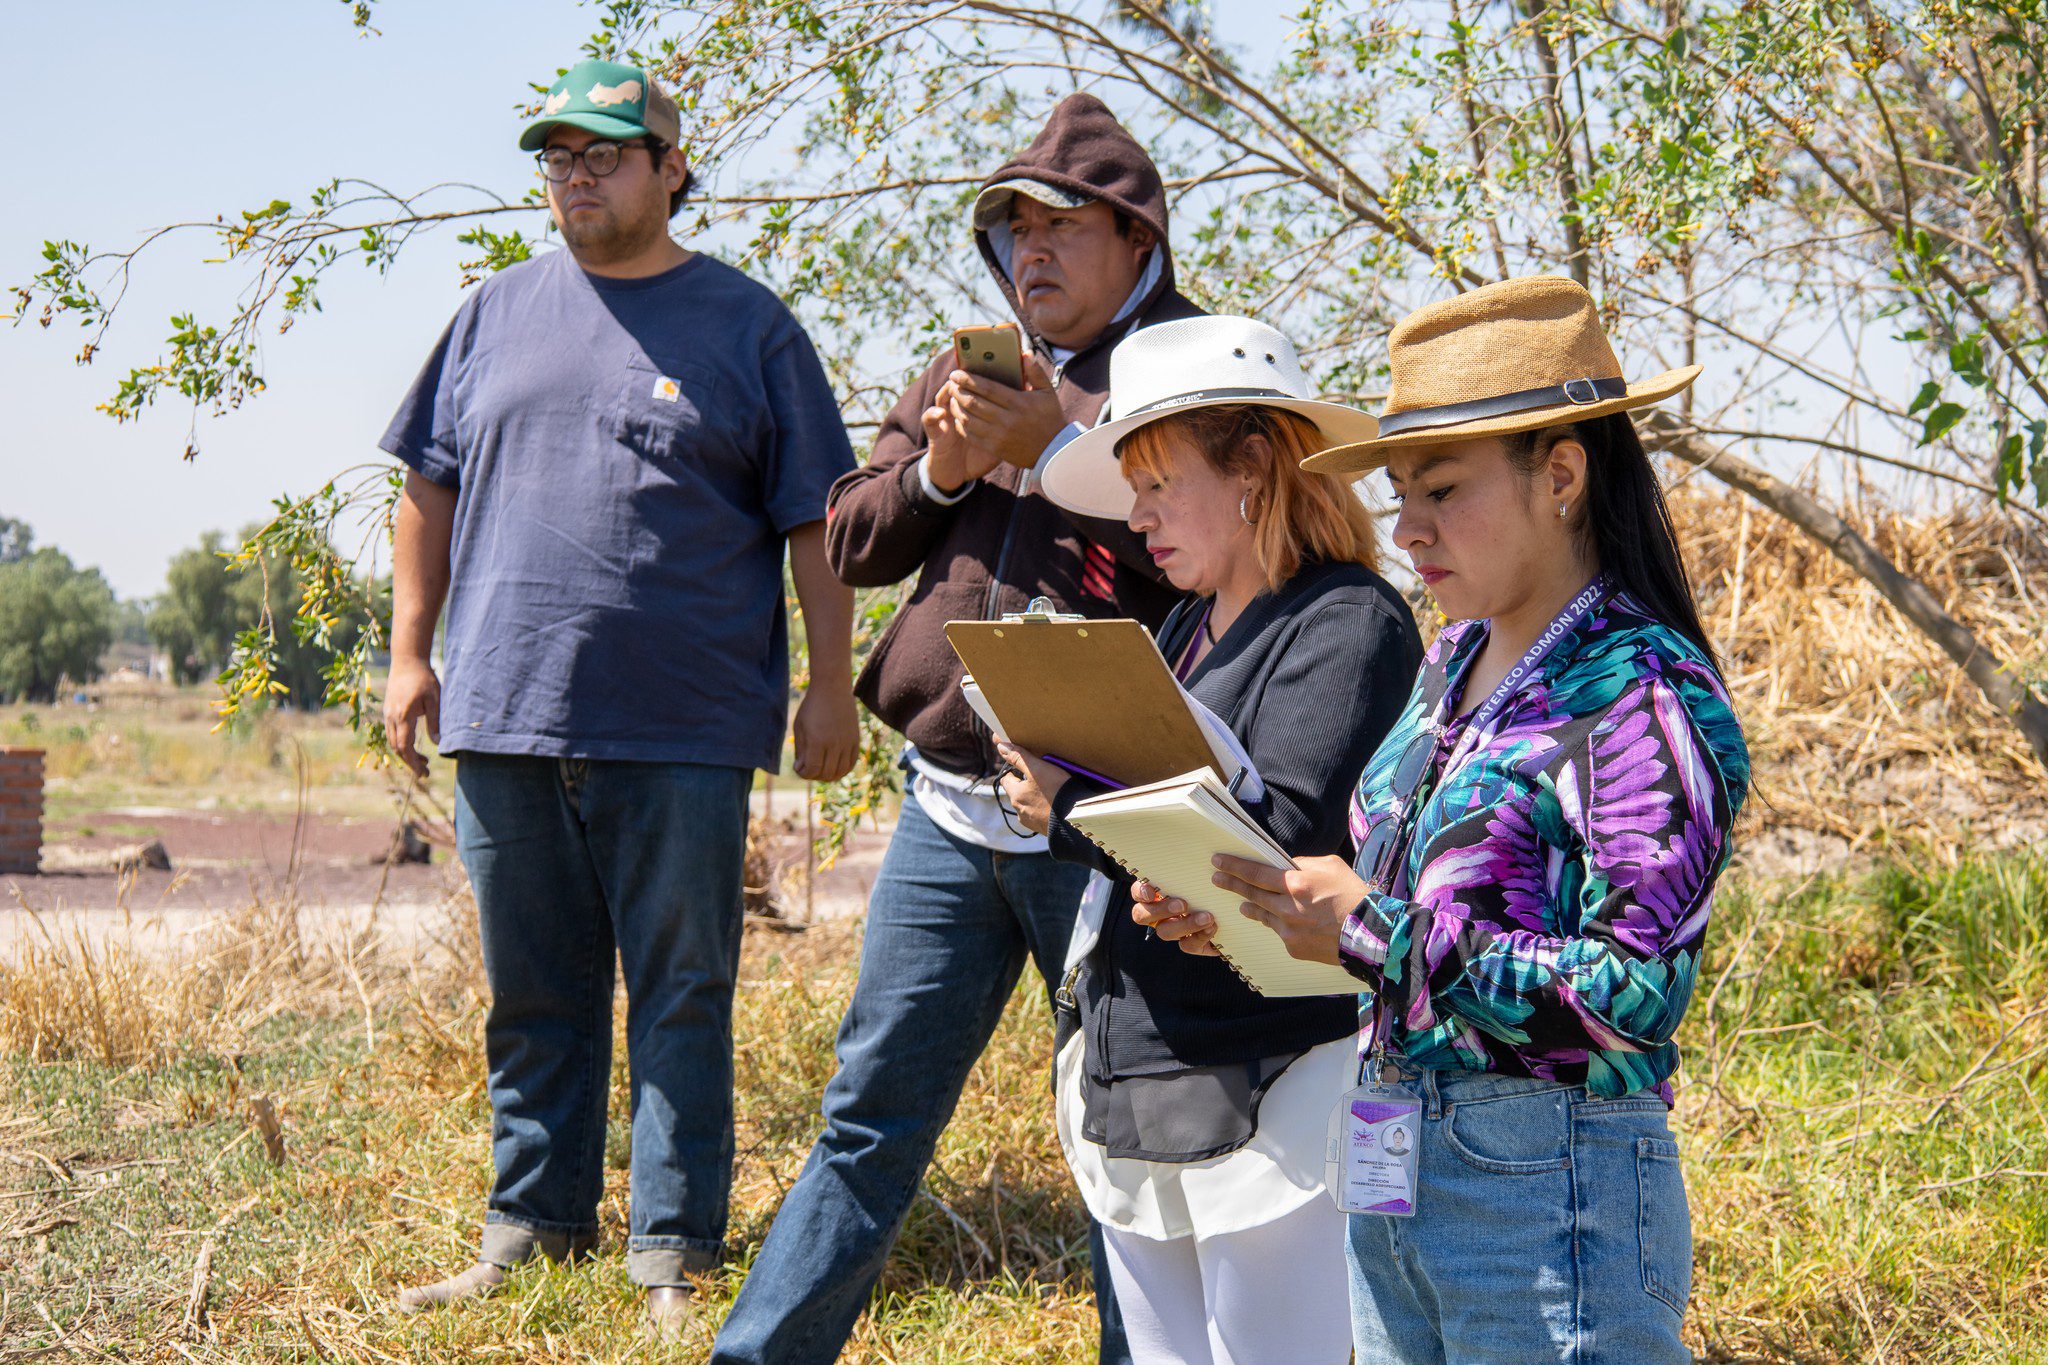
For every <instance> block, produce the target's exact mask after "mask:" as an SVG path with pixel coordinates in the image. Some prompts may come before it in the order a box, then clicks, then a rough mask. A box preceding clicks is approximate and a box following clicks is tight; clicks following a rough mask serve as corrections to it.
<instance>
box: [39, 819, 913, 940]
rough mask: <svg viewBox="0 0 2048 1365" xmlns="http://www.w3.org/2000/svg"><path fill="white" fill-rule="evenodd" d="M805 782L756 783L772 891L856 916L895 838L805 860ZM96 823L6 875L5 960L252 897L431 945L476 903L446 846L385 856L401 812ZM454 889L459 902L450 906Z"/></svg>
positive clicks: (323, 921) (787, 906)
mask: <svg viewBox="0 0 2048 1365" xmlns="http://www.w3.org/2000/svg"><path fill="white" fill-rule="evenodd" d="M802 799H803V797H802V793H801V792H800V791H787V790H785V791H777V792H776V793H774V799H773V801H772V803H771V802H770V801H768V800H767V799H765V798H764V795H763V794H762V793H759V792H757V793H755V796H754V810H755V815H756V817H757V818H766V819H768V820H769V821H770V829H771V843H770V850H771V852H770V857H771V860H772V861H773V862H774V863H775V864H776V866H777V867H778V869H779V875H778V876H777V877H776V878H775V884H774V888H773V889H774V893H775V896H776V899H777V900H778V901H779V903H780V905H781V907H782V910H783V912H784V914H785V915H786V916H787V917H788V918H790V919H792V920H795V921H802V920H803V919H805V918H806V916H807V914H808V917H809V918H811V919H814V920H816V921H819V922H824V921H828V920H839V919H845V918H848V917H850V916H854V915H858V914H860V913H861V911H862V910H863V909H865V908H866V905H867V894H868V889H869V887H870V886H872V885H873V883H874V877H875V871H876V869H877V867H878V866H879V864H880V862H881V857H882V851H883V849H884V848H886V847H887V844H888V834H889V828H888V827H886V826H885V827H883V828H882V829H880V830H876V829H874V828H871V827H864V828H862V829H861V830H860V831H859V832H858V833H857V834H856V835H855V836H854V839H853V841H852V844H851V846H850V847H849V848H848V849H847V850H846V851H845V852H844V853H843V854H842V855H841V857H840V858H839V860H838V862H837V864H836V865H835V866H834V867H833V868H832V869H831V870H829V871H824V872H818V873H816V874H814V875H813V876H812V877H810V878H809V881H808V886H807V885H806V878H805V876H804V869H803V844H804V824H803V805H802ZM101 817H102V818H101V819H100V820H99V822H98V823H102V824H107V823H114V824H118V825H119V826H120V828H121V829H122V831H123V833H121V834H111V833H109V834H93V835H90V836H83V837H76V836H75V837H70V838H64V839H59V840H57V841H55V842H52V843H50V844H47V845H45V846H44V850H43V871H42V872H41V873H40V874H39V875H35V876H20V875H0V961H5V960H7V959H8V958H10V957H12V956H14V954H15V953H16V952H17V951H18V949H19V947H20V945H21V944H22V943H23V942H25V941H28V940H31V939H34V938H36V937H39V936H41V935H43V934H46V933H48V934H62V935H64V936H65V937H70V936H71V935H73V934H83V935H85V937H86V938H87V939H88V941H92V942H95V943H99V942H107V941H114V940H119V941H124V942H130V943H132V944H133V945H134V946H135V947H136V948H137V949H138V950H140V951H143V952H146V953H150V954H152V955H154V954H164V955H169V954H174V953H176V952H177V951H178V950H179V949H180V948H181V947H183V946H185V945H187V944H189V943H190V942H191V941H192V940H193V939H194V938H195V937H196V936H199V935H202V934H203V933H204V932H205V930H206V929H207V928H208V927H209V926H210V925H212V924H213V923H215V922H216V921H218V920H219V918H220V917H222V916H223V915H227V914H231V913H233V912H235V911H237V910H239V909H241V908H243V907H245V906H247V905H248V904H249V903H250V902H251V901H254V900H270V901H275V900H280V899H283V898H285V897H287V896H295V898H296V900H297V903H298V904H299V906H300V907H301V910H302V919H301V922H302V924H303V925H304V927H305V929H306V930H307V931H309V932H316V933H317V932H321V931H323V930H325V931H328V932H333V931H335V930H339V929H341V928H343V927H349V928H355V927H360V926H361V925H362V924H364V923H366V922H367V921H368V920H369V918H370V917H371V916H372V915H373V914H374V915H375V916H376V918H377V920H378V923H379V924H380V925H381V926H382V927H383V928H384V930H385V932H386V934H387V935H388V936H389V938H390V939H391V940H392V941H393V942H394V944H397V945H412V944H419V945H423V946H425V945H430V944H431V943H432V941H433V940H434V938H435V937H436V936H437V935H438V934H439V933H440V932H441V930H442V927H443V926H444V925H445V924H446V923H447V919H448V916H449V915H450V914H466V913H468V911H467V908H466V906H465V905H463V904H462V902H464V901H465V900H466V898H467V896H468V886H467V882H466V881H465V879H464V877H463V875H462V869H461V865H460V863H459V862H458V861H457V860H456V859H455V857H454V855H453V851H452V850H451V849H449V848H447V847H436V848H435V849H434V850H433V861H432V863H430V864H426V865H421V864H417V863H407V864H396V865H393V866H390V867H388V868H387V867H386V866H385V865H384V861H383V859H384V854H385V852H386V850H387V849H388V848H389V847H390V844H391V836H392V829H393V821H392V820H390V819H358V818H348V817H334V816H322V815H309V816H307V817H306V818H305V820H304V821H302V822H301V821H296V820H294V819H292V818H291V817H288V816H277V815H254V814H238V813H224V812H210V811H200V810H191V809H178V808H171V807H139V806H138V807H128V808H121V809H112V810H108V811H105V812H103V813H101ZM142 838H154V839H158V840H160V841H162V843H163V845H164V848H165V850H166V852H168V853H169V855H170V860H171V870H170V871H168V872H163V871H156V870H152V869H142V870H140V871H136V872H131V873H126V874H122V873H117V872H115V871H114V870H113V867H112V863H111V859H112V855H113V853H114V851H115V850H117V849H120V848H124V847H130V846H132V845H134V844H135V843H137V842H139V841H140V840H141V839H142ZM451 902H453V904H452V905H451Z"/></svg>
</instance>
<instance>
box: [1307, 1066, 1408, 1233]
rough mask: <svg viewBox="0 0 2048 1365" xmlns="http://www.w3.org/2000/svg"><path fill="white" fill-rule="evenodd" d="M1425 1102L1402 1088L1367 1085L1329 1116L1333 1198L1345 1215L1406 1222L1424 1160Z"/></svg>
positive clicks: (1350, 1093)
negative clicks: (1352, 1214)
mask: <svg viewBox="0 0 2048 1365" xmlns="http://www.w3.org/2000/svg"><path fill="white" fill-rule="evenodd" d="M1421 1147H1422V1101H1421V1100H1419V1099H1417V1098H1416V1096H1415V1093H1414V1092H1413V1091H1411V1090H1408V1089H1406V1088H1404V1087H1402V1086H1398V1085H1386V1084H1383V1083H1376V1082H1367V1083H1366V1084H1364V1085H1360V1086H1358V1087H1357V1088H1356V1089H1354V1090H1350V1091H1347V1092H1346V1093H1345V1095H1344V1098H1343V1099H1342V1100H1341V1101H1339V1103H1338V1105H1337V1110H1336V1112H1335V1113H1334V1114H1332V1115H1331V1116H1330V1141H1329V1145H1328V1147H1327V1148H1325V1150H1324V1156H1325V1158H1326V1159H1327V1161H1328V1165H1329V1168H1330V1170H1329V1186H1330V1197H1331V1198H1333V1199H1335V1200H1336V1201H1337V1207H1338V1208H1340V1209H1342V1210H1343V1211H1344V1212H1346V1213H1380V1214H1385V1215H1387V1216H1388V1217H1391V1218H1408V1217H1412V1216H1413V1215H1414V1213H1415V1187H1416V1183H1417V1181H1416V1177H1417V1172H1418V1171H1419V1170H1420V1168H1421V1162H1422V1152H1421Z"/></svg>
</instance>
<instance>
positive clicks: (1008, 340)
mask: <svg viewBox="0 0 2048 1365" xmlns="http://www.w3.org/2000/svg"><path fill="white" fill-rule="evenodd" d="M953 359H954V362H955V363H956V364H958V365H959V367H960V368H961V369H963V370H965V371H967V373H969V374H973V375H979V376H981V377H982V378H983V379H993V380H995V381H996V383H998V384H1007V385H1009V386H1010V387H1011V388H1013V389H1021V388H1023V387H1024V339H1023V337H1022V336H1021V335H1020V334H1019V333H1018V331H1017V326H1016V324H1015V323H1011V322H1003V323H997V324H995V325H994V326H988V327H961V328H957V329H955V331H954V332H953Z"/></svg>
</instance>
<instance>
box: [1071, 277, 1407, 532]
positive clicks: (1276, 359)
mask: <svg viewBox="0 0 2048 1365" xmlns="http://www.w3.org/2000/svg"><path fill="white" fill-rule="evenodd" d="M1241 404H1255V405H1257V406H1259V407H1268V408H1282V409H1285V410H1286V411H1288V412H1295V413H1299V414H1301V415H1302V416H1303V417H1306V418H1307V419H1308V420H1309V421H1310V422H1313V423H1314V424H1315V426H1316V429H1317V430H1318V431H1320V432H1321V433H1322V435H1323V443H1324V445H1326V446H1337V445H1347V444H1350V443H1353V442H1357V441H1370V440H1372V439H1373V438H1375V437H1376V436H1378V435H1379V423H1378V422H1377V421H1375V420H1374V418H1373V416H1372V414H1370V413H1366V412H1360V411H1359V410H1358V409H1357V408H1351V407H1346V406H1345V405H1344V404H1342V403H1326V402H1323V401H1322V400H1321V399H1318V398H1315V397H1313V396H1312V395H1311V392H1310V389H1309V384H1308V377H1307V376H1306V375H1304V374H1303V373H1302V372H1301V360H1300V358H1299V357H1298V356H1296V355H1295V353H1294V343H1293V342H1291V341H1289V340H1288V339H1287V338H1286V337H1285V336H1284V335H1282V334H1281V333H1279V332H1277V331H1275V330H1274V329H1273V328H1271V327H1268V326H1267V325H1266V324H1265V323H1263V322H1254V321H1253V320H1252V319H1250V318H1233V317H1213V316H1212V317H1199V318H1183V319H1182V320H1180V321H1178V322H1162V323H1159V324H1157V325H1156V326H1152V327H1146V328H1143V329H1141V330H1139V331H1136V332H1133V333H1132V334H1131V335H1130V336H1128V337H1126V338H1124V340H1123V341H1121V342H1119V343H1117V348H1116V349H1115V350H1114V351H1112V352H1110V356H1109V401H1108V402H1107V403H1105V404H1104V405H1103V408H1102V416H1101V417H1100V418H1099V419H1098V420H1097V421H1096V424H1095V425H1094V426H1093V427H1090V428H1089V429H1088V430H1087V431H1085V432H1083V433H1081V434H1080V435H1079V436H1076V437H1075V438H1074V439H1073V440H1071V441H1069V442H1067V443H1066V444H1065V445H1063V446H1061V447H1060V448H1059V449H1058V450H1056V451H1054V452H1053V455H1052V458H1051V459H1049V460H1047V461H1046V465H1045V469H1044V470H1043V472H1042V475H1041V479H1042V486H1043V488H1044V489H1045V495H1046V496H1047V497H1048V498H1051V499H1052V500H1053V501H1054V502H1056V503H1058V504H1059V505H1060V506H1062V507H1064V508H1066V509H1067V510H1068V511H1070V512H1078V513H1080V514H1082V515H1083V516H1090V517H1108V518H1111V519H1114V520H1117V521H1122V520H1123V519H1125V518H1126V517H1128V516H1130V514H1131V505H1132V503H1133V502H1135V501H1136V496H1137V495H1136V494H1134V493H1133V492H1132V491H1131V486H1130V484H1128V483H1126V482H1125V481H1124V474H1123V467H1122V465H1121V464H1120V463H1119V462H1118V460H1117V457H1116V445H1117V442H1118V441H1121V440H1122V439H1123V438H1124V437H1126V436H1128V435H1130V434H1131V433H1132V432H1133V431H1136V430H1137V429H1138V428H1139V427H1142V426H1144V425H1145V424H1146V423H1148V422H1156V421H1158V420H1159V419H1160V418H1162V417H1172V416H1174V415H1175V414H1176V413H1182V412H1191V411H1193V410H1194V409H1196V408H1214V407H1223V406H1226V405H1241Z"/></svg>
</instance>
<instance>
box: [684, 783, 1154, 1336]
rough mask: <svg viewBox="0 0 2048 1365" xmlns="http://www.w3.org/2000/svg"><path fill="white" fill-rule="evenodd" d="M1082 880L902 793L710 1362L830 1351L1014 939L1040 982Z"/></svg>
mask: <svg viewBox="0 0 2048 1365" xmlns="http://www.w3.org/2000/svg"><path fill="white" fill-rule="evenodd" d="M1087 880H1088V873H1087V869H1085V868H1081V867H1076V866H1073V865H1071V864H1067V863H1058V862H1054V861H1053V859H1052V857H1051V855H1049V854H1045V853H1023V854H1012V853H995V852H991V851H990V850H988V849H985V848H980V847H977V846H976V845H973V844H969V843H966V842H963V841H962V840H959V839H956V838H954V837H953V836H952V835H950V834H948V833H947V832H946V831H944V830H942V829H940V828H939V827H938V826H937V825H936V824H934V823H932V820H931V817H930V816H928V815H926V814H925V813H924V809H923V808H922V807H921V806H919V805H918V803H917V800H916V798H915V797H906V798H905V799H904V802H903V815H902V818H901V819H900V820H899V821H898V822H897V825H896V833H895V835H894V836H893V837H892V838H891V839H890V841H889V851H888V853H887V854H886V855H885V856H884V857H883V859H882V868H881V872H880V874H879V875H878V876H877V877H876V879H875V886H874V890H873V891H872V892H871V893H870V895H869V897H868V918H867V937H866V940H865V942H864V943H863V945H862V948H861V959H860V979H859V981H858V982H857V983H856V984H855V986H854V990H853V1001H852V1003H851V1004H850V1005H849V1006H848V1007H847V1011H846V1020H845V1022H844V1023H843V1024H841V1025H840V1029H839V1047H838V1058H839V1070H838V1073H837V1074H836V1075H834V1076H833V1077H832V1080H831V1083H830V1084H829V1085H827V1086H826V1087H825V1114H824V1117H825V1131H824V1133H823V1135H822V1136H820V1137H819V1138H818V1141H817V1144H816V1145H815V1146H814V1147H812V1148H811V1155H810V1159H809V1160H808V1161H807V1162H806V1163H805V1164H804V1169H803V1173H802V1174H801V1175H800V1176H798V1177H797V1182H796V1184H795V1185H793V1186H791V1187H790V1191H789V1193H788V1194H787V1195H785V1196H784V1197H783V1201H782V1208H781V1209H780V1210H779V1211H778V1212H777V1213H776V1215H775V1222H774V1223H773V1225H772V1226H770V1228H769V1229H768V1237H767V1240H766V1241H765V1242H763V1243H762V1245H761V1251H760V1254H759V1255H758V1256H757V1257H756V1258H755V1259H754V1264H753V1267H752V1268H751V1269H750V1270H749V1271H748V1273H747V1281H746V1283H745V1284H744V1285H743V1286H741V1288H740V1295H739V1298H738V1300H737V1301H736V1302H735V1303H734V1304H733V1307H732V1312H731V1314H730V1315H729V1316H728V1317H727V1318H726V1320H725V1325H724V1326H723V1327H722V1328H720V1329H719V1333H718V1341H717V1343H716V1345H715V1346H714V1348H713V1355H712V1359H713V1361H714V1362H718V1363H719V1365H740V1363H741V1362H747V1365H829V1362H831V1361H833V1360H836V1359H837V1358H838V1356H839V1352H840V1348H841V1347H843V1346H844V1345H845V1344H846V1339H847V1337H848V1336H850V1335H851V1334H852V1332H853V1327H854V1323H855V1322H856V1321H857V1320H858V1319H859V1317H860V1313H861V1308H862V1306H863V1305H864V1304H865V1303H866V1302H867V1298H868V1294H869V1293H870V1291H872V1290H873V1289H874V1287H875V1282H876V1281H877V1280H878V1279H880V1278H881V1274H882V1267H883V1264H884V1263H885V1262H886V1261H887V1260H888V1257H889V1248H890V1246H891V1244H893V1243H894V1242H895V1240H896V1234H897V1232H898V1231H899V1230H900V1229H901V1228H902V1226H903V1220H904V1217H905V1216H906V1215H907V1214H908V1213H909V1211H910V1205H911V1201H912V1200H913V1199H915V1198H916V1196H917V1190H918V1185H919V1183H920V1182H921V1181H922V1180H923V1179H924V1172H925V1167H926V1166H928V1165H929V1164H930V1163H931V1159H932V1151H933V1149H934V1148H936V1147H937V1146H938V1141H939V1134H940V1133H941V1132H942V1131H944V1129H945V1127H946V1121H947V1120H948V1119H949V1118H951V1117H952V1114H953V1108H954V1106H955V1105H956V1104H957V1103H958V1102H959V1099H960V1092H961V1090H962V1089H963V1088H964V1087H965V1086H966V1084H967V1073H968V1071H969V1070H970V1069H971V1068H972V1067H973V1066H974V1063H975V1059H976V1058H978V1057H980V1056H981V1052H982V1049H983V1048H984V1047H986V1046H987V1045H988V1040H989V1037H990V1035H992V1034H993V1033H994V1032H995V1029H996V1024H997V1023H998V1021H1000V1019H1001V1018H1002V1014H1003V1006H1004V1005H1005V1004H1006V1003H1007V1002H1008V1001H1009V998H1010V992H1011V991H1012V990H1013V989H1015V987H1016V984H1017V978H1018V976H1019V975H1020V974H1021V973H1022V971H1023V969H1024V962H1025V958H1026V956H1027V955H1029V957H1030V958H1031V959H1032V960H1034V961H1035V962H1036V963H1037V964H1038V970H1039V973H1040V974H1041V975H1042V976H1043V977H1044V978H1045V983H1046V989H1047V991H1048V992H1050V991H1051V990H1052V989H1053V988H1054V987H1055V985H1056V984H1057V982H1058V980H1059V972H1060V968H1061V966H1062V964H1063V962H1064V960H1065V956H1066V949H1067V940H1068V938H1069V937H1070V936H1071V934H1072V932H1073V925H1074V912H1075V910H1076V909H1077V908H1078V906H1079V903H1080V899H1081V891H1082V888H1083V887H1084V886H1085V885H1086V884H1087ZM1049 1044H1050V1040H1048V1050H1049ZM1047 1122H1048V1123H1050V1122H1051V1119H1050V1117H1049V1116H1048V1118H1047ZM1100 1259H1101V1258H1100V1257H1099V1256H1098V1257H1097V1261H1098V1263H1099V1262H1100ZM1105 1278H1106V1277H1105ZM1098 1283H1100V1281H1098ZM1098 1303H1100V1300H1099V1299H1098ZM1104 1318H1105V1322H1106V1323H1107V1324H1108V1326H1107V1327H1106V1328H1105V1331H1104V1355H1105V1358H1106V1359H1108V1360H1111V1361H1117V1360H1123V1359H1127V1358H1128V1357H1127V1356H1126V1355H1125V1353H1124V1350H1123V1347H1122V1340H1121V1336H1122V1334H1121V1330H1120V1328H1119V1327H1117V1326H1116V1317H1115V1312H1114V1308H1113V1306H1105V1311H1104Z"/></svg>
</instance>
